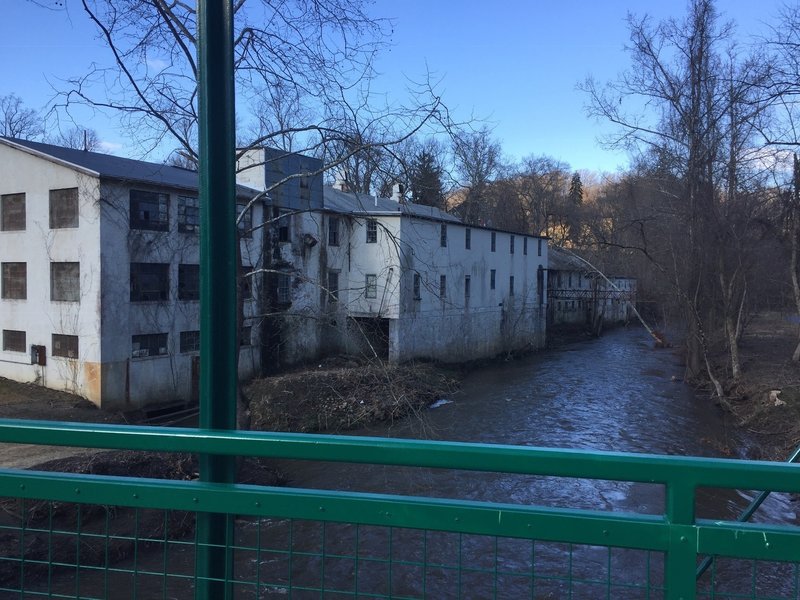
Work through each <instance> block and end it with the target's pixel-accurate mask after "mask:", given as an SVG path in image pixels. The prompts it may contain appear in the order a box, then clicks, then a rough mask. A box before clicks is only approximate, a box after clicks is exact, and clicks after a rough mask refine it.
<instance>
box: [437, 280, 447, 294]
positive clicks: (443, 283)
mask: <svg viewBox="0 0 800 600" xmlns="http://www.w3.org/2000/svg"><path fill="white" fill-rule="evenodd" d="M446 297H447V275H440V276H439V298H446Z"/></svg>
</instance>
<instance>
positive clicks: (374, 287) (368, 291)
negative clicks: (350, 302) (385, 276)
mask: <svg viewBox="0 0 800 600" xmlns="http://www.w3.org/2000/svg"><path fill="white" fill-rule="evenodd" d="M364 297H365V298H377V297H378V276H377V275H375V274H372V273H370V274H368V275H367V276H366V278H365V280H364Z"/></svg>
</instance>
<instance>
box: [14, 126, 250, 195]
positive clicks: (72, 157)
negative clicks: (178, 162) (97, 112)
mask: <svg viewBox="0 0 800 600" xmlns="http://www.w3.org/2000/svg"><path fill="white" fill-rule="evenodd" d="M0 141H3V142H5V143H7V145H9V146H14V145H16V146H22V147H23V148H28V149H30V150H33V151H34V152H36V153H39V154H43V155H45V156H49V157H52V158H55V159H57V160H59V161H62V162H65V163H69V164H71V165H75V166H77V167H80V168H82V169H86V170H89V171H93V172H95V173H97V174H98V175H99V176H100V177H101V178H106V179H113V180H116V181H123V182H131V183H147V184H150V185H155V186H159V187H168V188H179V189H186V190H193V191H196V190H197V189H198V185H199V181H198V180H199V176H198V173H197V171H193V170H191V169H183V168H181V167H173V166H170V165H165V164H159V163H152V162H147V161H143V160H133V159H131V158H122V157H121V156H113V155H111V154H103V153H101V152H88V151H86V150H76V149H74V148H64V147H62V146H55V145H53V144H43V143H41V142H32V141H30V140H19V139H15V138H5V137H0ZM236 188H237V189H236V192H237V195H238V196H245V197H249V198H252V197H253V196H255V195H256V194H257V193H258V192H257V191H256V190H253V189H251V188H249V187H247V186H243V185H237V186H236Z"/></svg>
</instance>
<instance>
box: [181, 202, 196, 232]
mask: <svg viewBox="0 0 800 600" xmlns="http://www.w3.org/2000/svg"><path fill="white" fill-rule="evenodd" d="M178 231H180V232H182V233H197V232H199V231H200V201H199V200H198V199H197V198H195V197H194V196H178Z"/></svg>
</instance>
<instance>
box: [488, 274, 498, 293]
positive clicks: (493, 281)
mask: <svg viewBox="0 0 800 600" xmlns="http://www.w3.org/2000/svg"><path fill="white" fill-rule="evenodd" d="M496 288H497V269H492V270H490V271H489V289H490V290H494V289H496Z"/></svg>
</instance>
